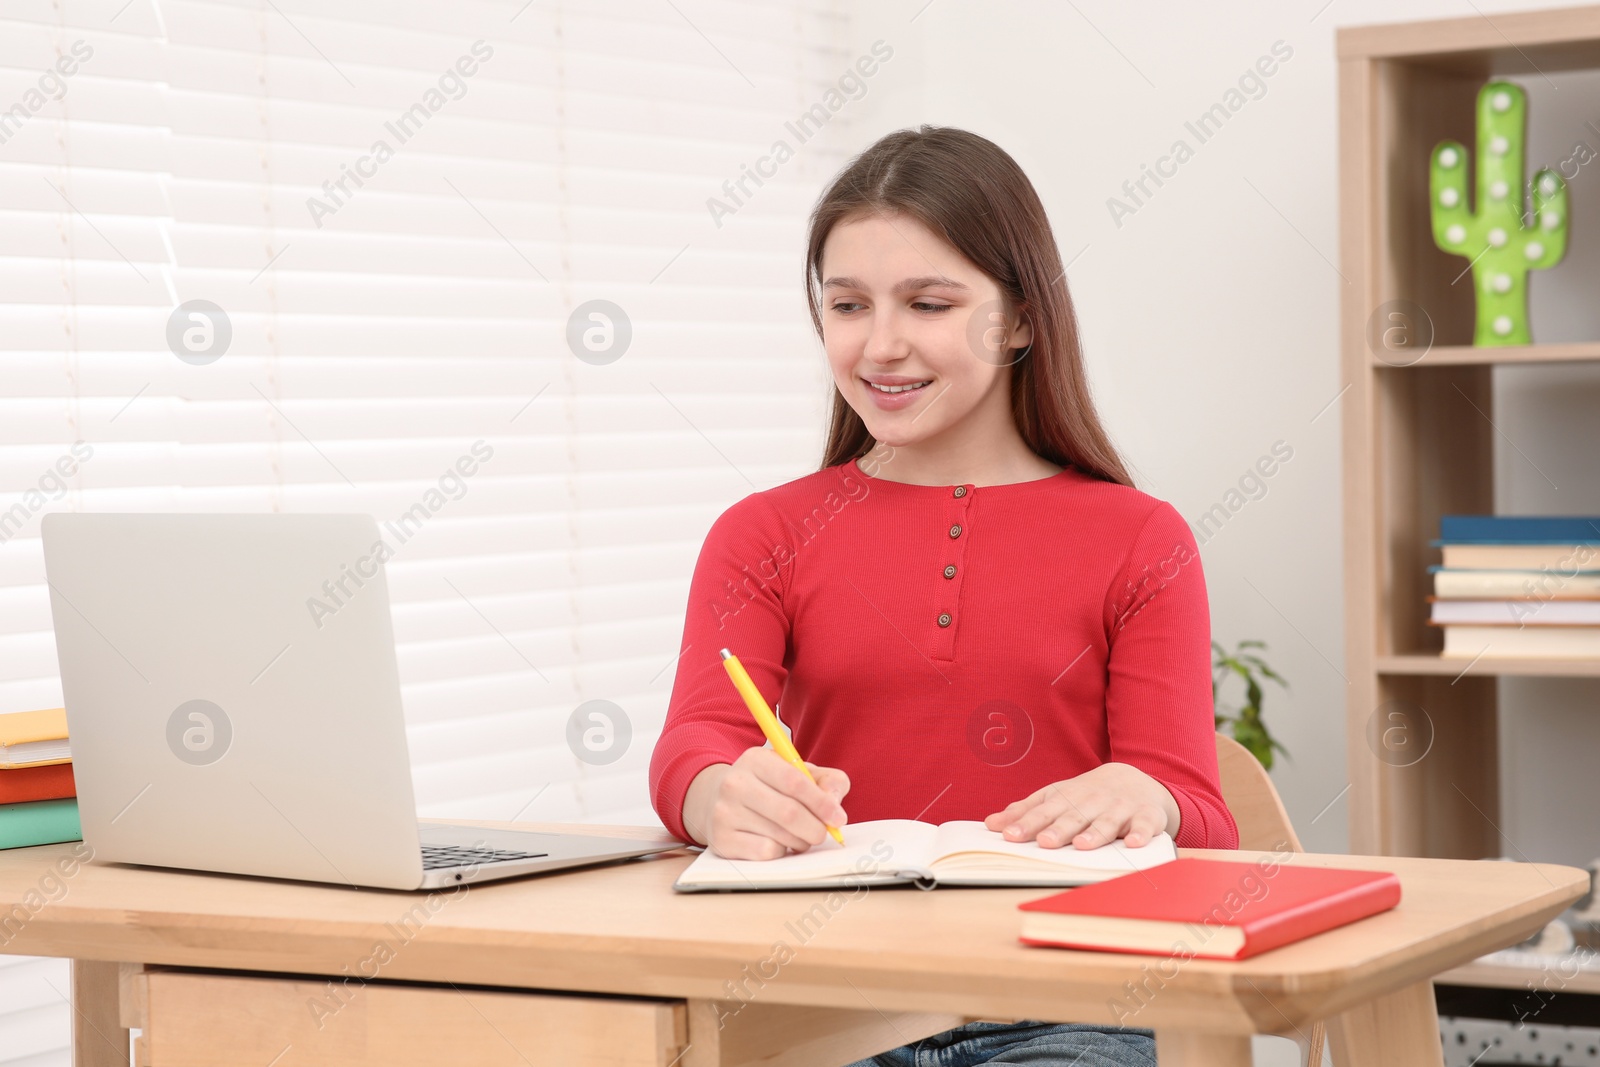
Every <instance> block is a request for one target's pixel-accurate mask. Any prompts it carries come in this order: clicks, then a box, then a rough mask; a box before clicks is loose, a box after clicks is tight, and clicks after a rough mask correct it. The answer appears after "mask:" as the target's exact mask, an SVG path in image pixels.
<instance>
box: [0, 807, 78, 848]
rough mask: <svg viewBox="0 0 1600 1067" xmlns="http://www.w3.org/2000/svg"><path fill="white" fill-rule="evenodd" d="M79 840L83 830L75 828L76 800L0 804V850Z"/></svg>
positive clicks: (76, 816)
mask: <svg viewBox="0 0 1600 1067" xmlns="http://www.w3.org/2000/svg"><path fill="white" fill-rule="evenodd" d="M82 840H83V827H81V826H79V825H78V798H77V797H67V798H65V799H63V800H30V801H28V802H27V803H25V804H0V848H26V847H28V846H29V845H53V844H55V843H56V842H57V841H82Z"/></svg>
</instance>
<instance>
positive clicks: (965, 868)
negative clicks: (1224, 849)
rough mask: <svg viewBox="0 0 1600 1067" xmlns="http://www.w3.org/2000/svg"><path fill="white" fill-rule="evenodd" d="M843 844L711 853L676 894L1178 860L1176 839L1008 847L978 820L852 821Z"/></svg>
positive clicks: (1106, 871) (1053, 873) (1097, 875)
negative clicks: (743, 855)
mask: <svg viewBox="0 0 1600 1067" xmlns="http://www.w3.org/2000/svg"><path fill="white" fill-rule="evenodd" d="M843 832H844V840H845V843H844V844H843V845H840V844H838V843H837V842H835V841H833V840H831V839H829V840H826V841H823V842H822V843H821V844H820V845H813V846H811V848H809V849H807V850H806V851H804V852H791V853H789V854H788V855H785V856H779V857H778V858H776V859H770V860H730V859H724V858H723V857H721V856H718V855H717V854H716V853H714V852H712V851H710V850H709V849H708V850H706V851H705V852H702V853H700V855H699V856H697V857H695V861H694V862H693V863H691V864H689V866H688V867H686V868H684V871H683V873H682V874H680V875H679V876H678V880H677V882H676V883H675V884H674V885H673V888H674V889H678V890H681V891H690V890H698V889H815V888H819V887H821V888H826V887H831V886H862V885H894V884H899V883H915V884H917V885H921V886H923V887H924V888H929V889H931V888H933V887H934V886H936V885H967V886H1069V885H1085V884H1087V883H1090V882H1100V881H1104V880H1105V879H1108V878H1115V877H1117V876H1119V875H1123V874H1128V873H1129V872H1132V871H1143V870H1148V869H1150V868H1152V867H1156V866H1159V865H1161V864H1163V863H1170V862H1172V861H1173V860H1175V859H1177V856H1178V853H1177V850H1176V848H1174V846H1173V843H1172V838H1171V836H1170V835H1168V834H1164V833H1163V834H1157V835H1156V836H1155V837H1154V838H1152V839H1151V840H1150V841H1149V842H1147V843H1146V844H1143V845H1140V846H1139V847H1138V848H1129V847H1128V846H1127V844H1126V843H1125V842H1123V841H1115V842H1113V843H1111V844H1109V845H1103V846H1101V847H1100V848H1095V849H1087V850H1084V851H1079V850H1078V849H1075V848H1073V847H1072V846H1071V845H1064V846H1062V847H1061V848H1044V847H1042V846H1040V845H1039V843H1038V842H1037V841H1021V842H1019V841H1007V840H1006V839H1005V838H1004V837H1003V836H1001V834H1000V833H999V832H997V831H995V830H990V829H988V828H987V827H986V826H984V825H983V823H981V822H977V821H975V820H958V821H953V822H946V823H940V824H938V825H937V826H935V825H934V824H933V823H926V822H917V821H915V820H912V819H876V820H869V821H867V822H860V823H849V824H848V825H846V826H845V827H844V828H843Z"/></svg>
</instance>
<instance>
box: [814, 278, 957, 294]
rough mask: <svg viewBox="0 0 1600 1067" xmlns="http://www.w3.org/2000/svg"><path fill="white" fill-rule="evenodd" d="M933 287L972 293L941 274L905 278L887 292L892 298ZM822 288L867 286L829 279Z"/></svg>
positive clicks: (843, 279) (849, 281)
mask: <svg viewBox="0 0 1600 1067" xmlns="http://www.w3.org/2000/svg"><path fill="white" fill-rule="evenodd" d="M934 286H937V287H939V288H941V289H955V290H957V291H959V292H963V293H969V292H971V291H972V289H971V287H970V286H967V285H964V284H962V283H961V282H958V281H956V280H955V279H954V278H946V277H945V276H943V275H942V274H928V275H924V276H923V277H921V278H907V279H906V280H905V281H903V282H900V283H898V284H897V285H896V286H895V287H894V288H893V289H891V290H889V292H890V293H891V294H892V295H894V296H899V295H901V294H902V293H910V292H915V291H916V290H918V289H929V288H932V287H934ZM822 287H823V288H824V289H865V288H867V286H866V285H864V284H863V283H862V281H861V279H860V278H829V279H828V280H827V281H825V282H823V283H822Z"/></svg>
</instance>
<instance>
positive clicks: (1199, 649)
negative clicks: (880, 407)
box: [650, 460, 1239, 848]
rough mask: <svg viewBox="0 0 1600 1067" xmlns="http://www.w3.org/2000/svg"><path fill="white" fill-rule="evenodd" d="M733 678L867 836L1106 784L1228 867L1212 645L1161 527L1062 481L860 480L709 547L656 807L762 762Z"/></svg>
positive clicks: (1103, 492)
mask: <svg viewBox="0 0 1600 1067" xmlns="http://www.w3.org/2000/svg"><path fill="white" fill-rule="evenodd" d="M724 648H726V649H728V650H730V651H731V652H732V653H733V654H734V655H736V656H738V657H739V660H740V662H742V663H743V664H744V667H745V669H746V670H747V671H749V672H750V677H751V679H752V680H753V681H754V682H755V684H756V687H757V688H758V689H760V690H761V694H762V695H763V696H764V697H765V698H766V700H767V703H768V704H769V705H773V706H775V710H776V711H777V713H778V717H779V718H780V719H782V720H783V722H784V723H785V725H787V726H788V727H789V729H790V731H791V734H792V736H793V740H794V744H795V747H796V748H797V749H798V750H799V751H800V754H801V756H803V757H804V758H805V759H806V760H807V761H809V762H811V763H813V764H817V765H819V766H827V767H838V768H840V769H842V770H843V771H844V772H845V773H846V774H848V775H849V776H850V792H849V794H848V795H846V796H845V798H844V806H845V810H846V811H847V812H849V815H850V821H851V822H853V823H859V822H865V821H867V820H869V819H921V820H922V821H924V822H933V823H939V822H945V821H948V820H952V819H982V818H983V817H984V816H986V815H988V814H990V813H991V812H996V811H999V810H1001V809H1002V808H1004V807H1005V806H1006V805H1007V804H1009V803H1011V802H1012V801H1015V800H1020V799H1022V798H1023V797H1025V796H1027V795H1028V794H1029V793H1032V792H1033V791H1034V790H1036V789H1039V788H1041V787H1043V786H1045V785H1047V784H1049V783H1051V782H1057V781H1060V780H1062V779H1064V778H1071V777H1073V776H1074V775H1077V774H1081V773H1083V772H1084V771H1087V770H1091V769H1093V768H1094V767H1096V766H1099V765H1100V764H1102V763H1105V762H1107V761H1118V762H1122V763H1128V764H1132V765H1133V766H1135V767H1138V768H1139V769H1140V770H1142V771H1144V772H1145V773H1146V774H1148V775H1150V776H1151V777H1153V778H1155V779H1156V780H1157V781H1159V782H1160V783H1161V784H1162V785H1164V786H1166V787H1167V789H1168V790H1169V791H1170V792H1171V793H1172V796H1173V797H1174V799H1176V801H1177V803H1178V811H1179V817H1180V819H1179V830H1178V833H1177V835H1176V841H1177V844H1179V845H1180V846H1190V847H1202V848H1237V847H1238V842H1239V835H1238V829H1237V828H1236V827H1235V825H1234V822H1233V817H1232V816H1231V815H1230V814H1229V812H1228V809H1227V808H1226V807H1225V806H1224V805H1223V802H1222V796H1221V791H1220V789H1219V787H1218V782H1217V755H1216V741H1215V726H1214V718H1213V710H1212V696H1211V624H1210V616H1209V612H1208V608H1207V603H1206V589H1205V578H1204V575H1203V573H1202V571H1201V567H1200V554H1199V551H1198V549H1197V547H1196V545H1195V541H1194V537H1193V534H1192V533H1191V532H1190V529H1189V525H1188V523H1187V522H1185V521H1184V519H1183V517H1182V516H1181V515H1179V514H1178V512H1177V510H1176V509H1175V508H1173V507H1172V505H1170V504H1168V503H1166V502H1165V501H1162V500H1158V499H1156V498H1154V497H1152V496H1149V495H1147V494H1145V493H1143V492H1140V491H1139V490H1137V489H1133V488H1130V487H1128V486H1123V485H1118V484H1116V483H1113V482H1107V481H1103V480H1100V479H1097V478H1094V477H1092V476H1090V475H1087V474H1084V473H1082V472H1081V471H1078V470H1077V469H1075V468H1072V467H1068V468H1067V469H1065V470H1063V471H1062V472H1060V473H1059V474H1056V475H1054V476H1053V477H1049V478H1043V479H1038V480H1034V481H1028V482H1018V483H1014V484H1011V485H988V486H981V487H974V486H972V485H970V484H969V485H962V486H948V485H944V486H940V485H909V484H906V483H903V482H893V481H889V480H887V479H883V478H872V477H869V476H868V475H866V474H865V473H864V472H863V471H862V470H861V468H860V467H859V466H858V465H857V464H856V463H855V462H854V461H853V460H852V461H848V462H845V463H842V464H839V465H837V466H834V467H828V468H826V469H824V470H821V471H818V472H817V473H815V474H810V475H807V476H805V477H803V478H798V479H796V480H794V481H792V482H788V483H786V484H784V485H779V486H776V487H774V488H772V489H768V490H765V491H762V492H757V493H753V494H751V495H750V496H747V497H745V498H744V499H743V500H741V501H739V502H738V503H737V504H734V505H733V506H732V507H730V508H728V509H727V510H726V511H724V512H723V513H722V515H721V516H720V517H719V518H718V519H717V521H716V522H715V523H713V524H712V526H711V530H710V532H709V533H707V535H706V539H705V543H704V545H703V546H702V548H701V550H700V557H699V560H698V562H697V563H696V564H695V569H694V575H693V578H692V579H691V581H690V586H689V602H688V611H687V614H686V617H685V623H684V631H683V642H682V645H681V652H680V656H679V659H678V668H677V677H676V680H675V681H674V683H673V687H672V698H671V702H670V704H669V705H668V710H667V718H666V724H665V725H664V727H663V728H662V731H661V737H660V739H659V740H658V741H657V742H656V747H655V751H654V753H653V755H652V757H651V761H650V792H651V801H652V803H653V804H654V806H655V810H656V813H657V814H658V815H659V816H660V817H661V821H662V822H663V823H664V824H665V825H666V826H667V828H668V829H669V830H671V831H672V833H674V834H676V835H678V836H679V837H682V838H683V839H685V840H688V839H689V835H688V834H687V833H686V832H685V830H684V826H683V821H682V818H681V815H682V810H683V799H684V794H685V793H686V792H687V791H688V788H689V783H690V782H691V781H692V780H693V779H694V777H695V775H697V774H698V773H700V771H702V770H704V769H705V768H706V767H707V766H709V765H711V764H713V763H732V762H733V761H734V760H735V759H736V758H737V757H738V756H739V754H740V753H741V752H743V751H744V750H745V749H746V748H750V747H753V746H759V745H762V744H764V743H765V739H764V738H763V736H762V734H761V731H760V729H759V727H757V725H756V722H755V719H754V718H753V717H752V716H751V714H750V712H749V710H748V709H747V708H746V707H745V705H744V702H743V701H742V700H741V699H740V697H739V693H738V691H737V690H736V689H734V687H733V683H732V681H731V680H730V679H729V678H728V675H727V671H726V670H725V668H724V667H723V666H722V659H721V655H720V650H721V649H724Z"/></svg>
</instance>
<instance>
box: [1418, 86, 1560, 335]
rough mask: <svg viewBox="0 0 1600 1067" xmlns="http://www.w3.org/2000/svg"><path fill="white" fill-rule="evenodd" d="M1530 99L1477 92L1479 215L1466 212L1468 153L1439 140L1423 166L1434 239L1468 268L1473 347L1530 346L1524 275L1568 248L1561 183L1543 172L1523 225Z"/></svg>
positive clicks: (1502, 90)
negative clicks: (1474, 314)
mask: <svg viewBox="0 0 1600 1067" xmlns="http://www.w3.org/2000/svg"><path fill="white" fill-rule="evenodd" d="M1527 115H1528V98H1527V95H1526V94H1525V93H1524V92H1523V91H1522V88H1521V87H1520V86H1518V85H1514V84H1512V83H1511V82H1508V81H1492V82H1489V83H1488V84H1487V85H1485V86H1484V87H1483V88H1482V89H1480V90H1479V91H1478V133H1477V136H1478V166H1477V179H1478V182H1477V194H1476V197H1475V202H1476V204H1477V210H1476V211H1472V210H1469V209H1468V208H1467V158H1468V157H1467V150H1466V148H1465V147H1464V146H1463V145H1462V144H1461V143H1460V142H1459V141H1440V142H1439V143H1438V144H1437V145H1435V146H1434V149H1433V159H1432V162H1431V163H1430V165H1429V167H1428V204H1429V209H1430V211H1431V212H1432V215H1433V239H1434V242H1435V243H1436V244H1438V246H1439V247H1440V248H1442V249H1444V250H1445V251H1446V252H1454V253H1455V254H1456V255H1459V256H1466V257H1467V258H1468V259H1469V260H1470V261H1471V265H1472V288H1473V292H1474V294H1475V296H1476V303H1477V326H1476V328H1475V329H1474V331H1473V337H1472V343H1473V344H1475V345H1526V344H1532V343H1533V342H1532V338H1531V337H1530V335H1529V333H1528V272H1529V271H1531V270H1542V269H1544V268H1546V267H1553V266H1555V265H1556V264H1557V263H1559V262H1560V261H1561V257H1562V255H1564V254H1565V253H1566V250H1567V185H1566V183H1565V182H1563V181H1562V180H1561V176H1560V175H1559V174H1557V173H1556V172H1555V171H1553V170H1551V169H1550V168H1548V167H1545V168H1543V169H1541V170H1540V171H1539V172H1538V173H1536V174H1535V175H1534V176H1533V217H1532V220H1531V222H1530V223H1529V224H1527V225H1524V220H1523V177H1522V166H1523V133H1524V131H1525V130H1526V128H1527Z"/></svg>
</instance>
